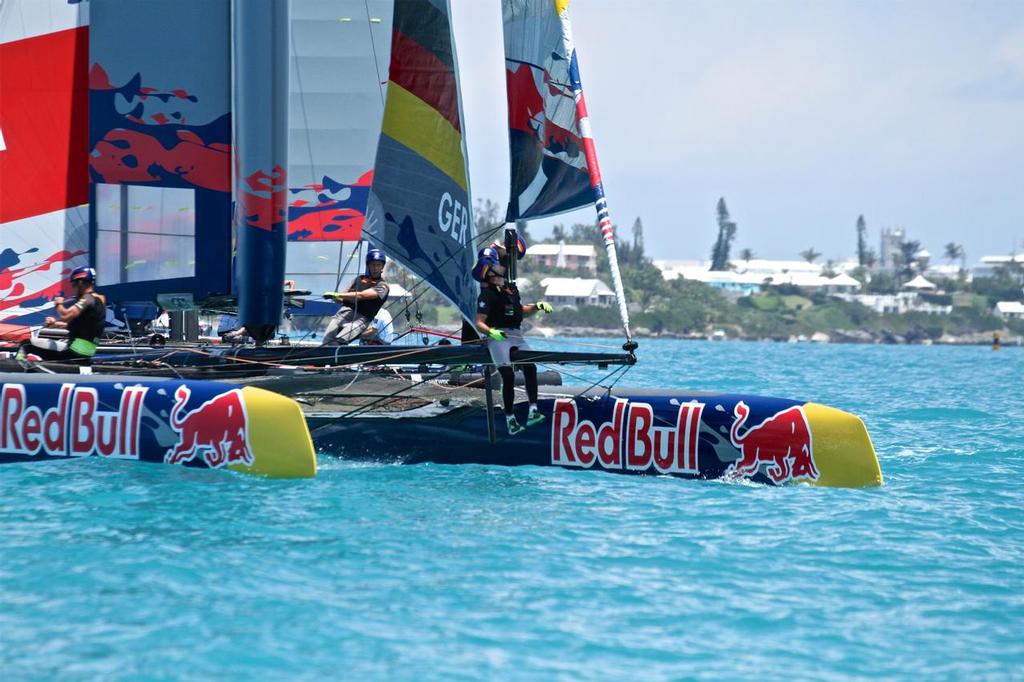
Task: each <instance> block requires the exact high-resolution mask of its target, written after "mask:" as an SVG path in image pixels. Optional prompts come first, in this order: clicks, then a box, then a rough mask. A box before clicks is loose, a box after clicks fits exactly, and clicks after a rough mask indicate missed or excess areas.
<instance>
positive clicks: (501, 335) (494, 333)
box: [487, 329, 508, 341]
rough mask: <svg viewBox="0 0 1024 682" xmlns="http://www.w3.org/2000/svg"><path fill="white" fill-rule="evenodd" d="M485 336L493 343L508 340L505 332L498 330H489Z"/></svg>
mask: <svg viewBox="0 0 1024 682" xmlns="http://www.w3.org/2000/svg"><path fill="white" fill-rule="evenodd" d="M487 336H489V337H491V338H492V339H494V340H495V341H504V340H505V339H507V338H508V336H507V335H506V334H505V332H503V331H501V330H500V329H491V331H489V332H487Z"/></svg>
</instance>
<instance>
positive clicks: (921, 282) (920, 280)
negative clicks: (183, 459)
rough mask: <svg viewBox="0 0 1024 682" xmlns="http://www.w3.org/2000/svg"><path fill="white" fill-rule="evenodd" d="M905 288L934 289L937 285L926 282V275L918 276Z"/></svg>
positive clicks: (905, 285)
mask: <svg viewBox="0 0 1024 682" xmlns="http://www.w3.org/2000/svg"><path fill="white" fill-rule="evenodd" d="M903 287H904V288H906V289H934V288H935V285H934V284H932V283H931V282H929V281H928V280H926V279H925V278H924V275H918V276H917V277H915V278H914V279H912V280H910V281H909V282H907V283H906V284H904V285H903Z"/></svg>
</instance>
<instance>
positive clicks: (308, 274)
mask: <svg viewBox="0 0 1024 682" xmlns="http://www.w3.org/2000/svg"><path fill="white" fill-rule="evenodd" d="M360 246H361V243H360V242H288V255H287V265H286V268H285V271H286V272H287V277H288V279H291V280H293V281H294V282H295V286H296V287H297V288H299V289H309V290H310V291H312V292H314V293H316V294H319V293H321V292H324V291H335V290H336V289H338V288H339V287H340V288H342V289H344V288H346V287H348V285H349V284H351V283H352V280H353V279H355V278H356V276H357V275H360V274H362V272H363V269H364V268H365V266H364V264H363V251H362V250H361V248H360Z"/></svg>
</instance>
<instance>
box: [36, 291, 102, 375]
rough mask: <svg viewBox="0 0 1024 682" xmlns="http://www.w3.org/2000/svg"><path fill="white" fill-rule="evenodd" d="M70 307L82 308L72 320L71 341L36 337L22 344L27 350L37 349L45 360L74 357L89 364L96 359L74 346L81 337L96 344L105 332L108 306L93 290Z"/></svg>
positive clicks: (70, 328)
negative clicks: (75, 348)
mask: <svg viewBox="0 0 1024 682" xmlns="http://www.w3.org/2000/svg"><path fill="white" fill-rule="evenodd" d="M66 307H67V308H69V309H70V308H72V307H77V308H78V309H79V311H80V312H79V313H78V315H77V316H76V317H75V318H74V319H73V320H71V321H69V322H68V326H67V329H68V337H67V341H64V340H63V339H62V340H60V341H52V340H50V339H33V340H32V341H28V342H26V343H25V344H23V346H22V348H23V350H24V351H25V352H26V353H34V354H36V355H38V356H39V357H41V358H42V359H43V360H71V361H75V362H79V363H85V364H88V363H89V362H91V361H92V355H91V354H90V355H86V354H83V353H79V352H77V351H76V350H74V349H73V348H72V346H74V345H75V340H77V339H81V340H82V341H85V342H88V343H89V344H93V343H95V342H96V339H98V338H99V337H100V336H102V335H103V329H104V328H105V327H106V324H107V306H106V305H105V304H104V303H103V299H102V298H101V297H100V296H96V295H94V293H93V292H90V293H87V294H83V295H82V296H81V297H80V298H78V299H77V300H76V301H75V302H74V303H73V304H72V305H69V306H66Z"/></svg>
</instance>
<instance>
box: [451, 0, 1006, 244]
mask: <svg viewBox="0 0 1024 682" xmlns="http://www.w3.org/2000/svg"><path fill="white" fill-rule="evenodd" d="M451 5H452V11H453V27H454V31H455V35H456V44H457V50H458V59H459V68H460V73H461V78H462V96H463V111H464V115H465V118H466V124H465V128H466V137H467V144H468V149H469V167H470V177H471V183H472V193H473V197H474V199H483V198H487V199H492V200H494V201H497V202H498V203H499V204H501V205H502V206H504V205H505V204H506V203H507V201H508V182H509V181H508V137H507V131H506V115H507V114H506V105H505V93H504V83H505V81H504V75H503V74H504V57H503V51H502V50H503V47H502V37H501V36H502V31H501V12H500V7H499V3H497V2H490V1H483V0H451ZM569 15H570V19H571V21H572V28H573V37H574V39H575V43H576V48H577V54H578V58H579V63H580V73H581V79H582V82H583V90H584V93H585V95H586V99H587V105H588V109H589V112H590V117H591V123H592V127H593V132H594V138H595V142H596V145H597V153H598V157H599V159H600V164H601V171H602V175H603V177H604V185H605V191H606V194H607V196H608V205H609V208H610V210H611V214H612V219H613V220H614V221H615V222H616V223H617V224H618V225H620V231H619V234H620V238H628V237H630V236H631V227H632V225H633V222H634V220H635V219H636V218H637V217H638V216H639V217H640V218H641V219H642V222H643V226H644V238H645V245H646V251H647V253H648V255H653V256H654V257H656V258H666V259H707V258H708V257H709V254H710V252H711V246H712V243H713V242H714V240H715V237H716V235H717V225H716V221H715V217H716V212H715V206H716V204H717V202H718V199H719V198H720V197H724V198H725V201H726V204H727V206H728V208H729V212H730V214H731V217H732V219H733V220H734V221H735V222H736V223H737V225H738V229H737V235H736V239H735V241H734V242H733V251H732V253H733V257H734V258H735V257H736V256H737V254H738V253H739V251H740V250H741V249H744V248H749V249H750V250H751V251H753V252H754V254H755V256H756V257H759V258H786V259H795V258H799V252H801V251H803V250H805V249H807V248H814V249H815V250H817V251H819V252H821V253H822V254H823V256H822V260H825V259H835V260H841V259H845V258H849V257H852V256H854V254H855V253H856V229H855V225H856V222H857V217H858V216H859V215H863V216H864V219H865V221H866V223H867V228H868V239H869V246H871V247H872V248H874V249H875V250H876V251H877V250H878V238H879V232H880V230H881V229H882V228H886V227H889V228H892V227H902V228H904V229H905V230H906V232H907V236H908V238H909V239H914V240H919V241H921V243H922V246H923V247H924V248H926V249H928V250H929V251H930V252H931V254H932V256H933V258H935V259H937V260H938V261H939V262H943V254H944V250H945V249H944V247H945V244H946V243H948V242H956V243H959V244H962V245H963V246H964V248H965V250H966V252H967V258H968V262H969V263H970V262H975V261H977V259H978V258H980V257H981V256H983V255H996V254H1008V253H1010V252H1011V251H1012V250H1014V249H1016V252H1018V253H1021V252H1024V0H1005V1H1001V0H986V1H977V0H976V1H970V0H958V1H951V0H856V1H847V0H787V1H779V0H711V1H708V2H704V1H699V0H660V1H659V0H648V1H646V2H639V1H638V2H622V1H621V0H574V2H572V4H571V5H570V7H569ZM593 219H594V212H593V208H591V207H588V208H586V209H583V210H579V211H576V212H573V213H569V214H564V215H562V216H559V217H557V218H554V219H549V220H545V221H538V222H537V223H535V224H533V223H531V228H530V229H531V232H533V233H534V234H535V235H541V236H544V235H546V234H547V233H549V232H550V227H551V225H553V224H554V223H559V222H560V223H563V224H566V225H571V224H572V223H576V222H590V221H592V220H593Z"/></svg>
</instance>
